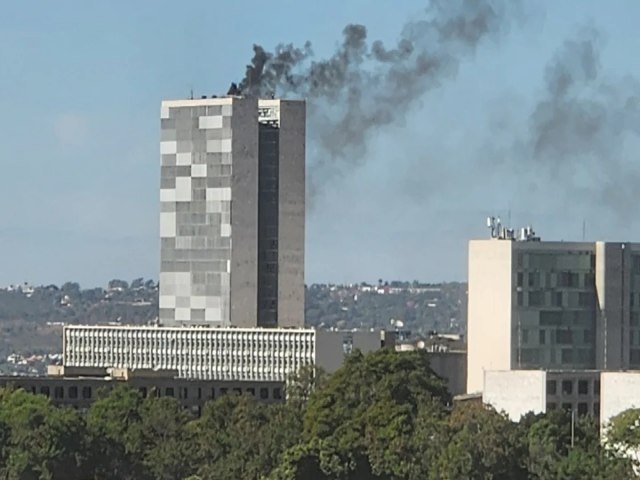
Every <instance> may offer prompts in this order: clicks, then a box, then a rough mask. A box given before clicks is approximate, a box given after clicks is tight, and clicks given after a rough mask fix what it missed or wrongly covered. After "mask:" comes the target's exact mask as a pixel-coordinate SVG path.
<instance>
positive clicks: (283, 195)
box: [160, 96, 305, 327]
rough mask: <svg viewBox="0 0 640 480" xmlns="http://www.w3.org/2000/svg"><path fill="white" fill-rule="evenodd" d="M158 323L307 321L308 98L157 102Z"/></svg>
mask: <svg viewBox="0 0 640 480" xmlns="http://www.w3.org/2000/svg"><path fill="white" fill-rule="evenodd" d="M160 151H161V190H160V205H161V213H160V236H161V253H160V256H161V268H160V323H161V324H162V325H165V326H179V325H190V326H202V325H205V326H212V327H220V326H239V327H253V326H258V327H299V326H302V325H303V323H304V222H305V104H304V102H303V101H291V100H279V99H269V100H263V99H256V98H245V97H237V96H227V97H220V98H202V99H193V100H171V101H163V102H162V106H161V143H160Z"/></svg>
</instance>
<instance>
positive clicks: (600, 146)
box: [528, 27, 640, 209]
mask: <svg viewBox="0 0 640 480" xmlns="http://www.w3.org/2000/svg"><path fill="white" fill-rule="evenodd" d="M602 43H603V41H602V35H601V34H600V33H599V32H598V31H597V30H596V29H595V28H592V27H589V28H584V29H582V30H581V31H580V32H579V34H578V35H576V36H575V38H571V39H569V40H567V41H565V43H564V44H563V45H562V47H561V48H560V49H559V51H558V52H557V53H556V55H555V57H554V58H553V59H552V61H551V62H550V63H549V65H548V67H547V70H546V72H545V90H544V93H543V95H542V97H541V99H540V101H539V102H538V103H537V104H536V105H535V108H534V110H533V113H532V115H531V118H530V139H529V142H528V143H529V147H530V152H531V153H530V154H531V157H532V159H533V160H535V164H536V165H537V166H538V167H543V168H546V169H547V172H550V173H552V177H553V178H555V179H560V180H561V182H562V183H563V186H564V188H565V190H569V191H573V192H574V193H575V192H576V191H581V192H583V193H585V194H587V195H589V196H590V197H591V198H588V199H585V198H581V197H576V199H577V200H579V201H587V202H591V201H592V200H594V199H595V200H596V202H602V203H603V204H606V205H607V206H610V207H615V208H616V209H619V208H620V207H621V206H623V205H626V206H627V207H626V208H628V206H629V205H630V203H629V202H630V201H632V199H633V198H634V197H635V195H636V191H637V188H638V180H639V178H640V175H639V169H638V155H637V153H635V152H634V150H635V148H637V146H638V137H637V135H638V133H640V86H639V85H638V83H637V82H636V81H635V80H633V79H631V78H615V77H612V76H611V75H605V74H604V73H603V71H602V67H601V62H600V56H601V48H602ZM634 145H635V148H634Z"/></svg>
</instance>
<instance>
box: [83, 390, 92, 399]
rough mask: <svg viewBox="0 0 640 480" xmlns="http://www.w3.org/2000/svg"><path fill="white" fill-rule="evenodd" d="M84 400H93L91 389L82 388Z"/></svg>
mask: <svg viewBox="0 0 640 480" xmlns="http://www.w3.org/2000/svg"><path fill="white" fill-rule="evenodd" d="M82 398H84V399H85V400H89V399H90V398H91V387H82Z"/></svg>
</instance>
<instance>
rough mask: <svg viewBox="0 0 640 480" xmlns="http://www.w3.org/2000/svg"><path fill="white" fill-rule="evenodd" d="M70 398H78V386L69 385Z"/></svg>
mask: <svg viewBox="0 0 640 480" xmlns="http://www.w3.org/2000/svg"><path fill="white" fill-rule="evenodd" d="M69 398H78V387H76V386H73V387H69Z"/></svg>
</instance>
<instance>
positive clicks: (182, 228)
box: [160, 105, 233, 325]
mask: <svg viewBox="0 0 640 480" xmlns="http://www.w3.org/2000/svg"><path fill="white" fill-rule="evenodd" d="M232 111H233V108H232V105H208V106H185V107H176V108H168V107H165V106H163V108H162V112H161V142H160V153H161V179H160V182H161V190H160V211H161V213H160V236H161V240H162V242H161V253H160V256H161V269H160V270H161V275H160V276H161V281H160V321H161V323H162V324H164V325H173V324H176V323H184V322H196V323H200V324H202V323H211V324H223V325H224V324H227V323H228V322H229V304H228V303H229V284H230V280H229V275H230V274H229V264H230V260H231V225H230V212H231V197H232V192H231V173H232V153H231V145H232V140H231V136H232V135H231V128H230V125H231V122H230V116H231V114H232Z"/></svg>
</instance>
